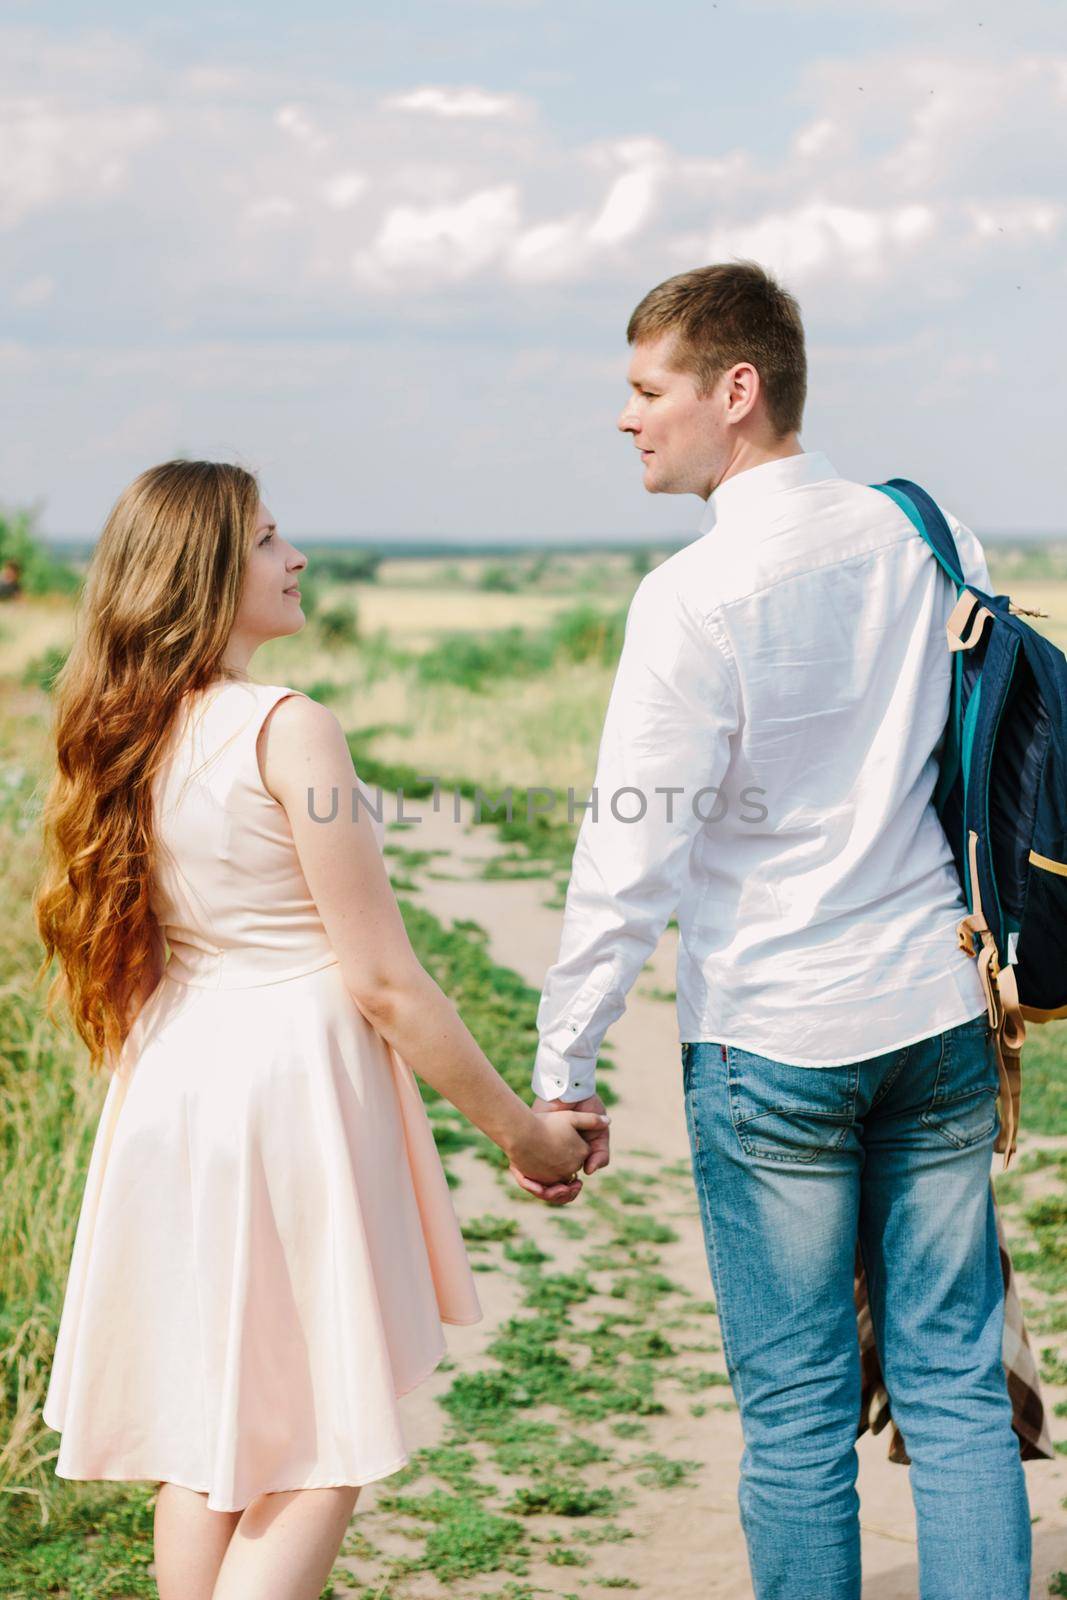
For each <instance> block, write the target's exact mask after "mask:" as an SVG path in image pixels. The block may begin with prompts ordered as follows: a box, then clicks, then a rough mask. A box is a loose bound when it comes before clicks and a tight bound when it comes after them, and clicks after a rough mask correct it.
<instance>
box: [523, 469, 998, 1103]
mask: <svg viewBox="0 0 1067 1600" xmlns="http://www.w3.org/2000/svg"><path fill="white" fill-rule="evenodd" d="M945 515H946V517H947V519H948V522H949V526H950V527H951V529H952V532H953V535H954V537H955V539H956V543H957V546H958V549H959V554H960V560H961V563H962V566H963V572H964V576H965V577H966V578H967V579H968V581H970V582H972V583H974V584H975V586H976V587H978V588H980V589H983V590H985V591H986V592H987V593H990V592H991V580H990V577H989V571H988V568H987V566H986V561H985V555H984V552H983V550H982V547H981V544H980V543H979V541H978V540H977V539H976V538H975V536H974V534H973V533H972V532H971V531H970V530H969V529H968V528H966V527H964V526H963V525H962V524H961V523H960V522H959V521H958V520H957V519H956V518H955V517H953V516H952V515H951V514H950V513H948V512H947V511H946V512H945ZM955 601H956V591H955V586H954V585H953V584H952V583H951V581H950V579H949V578H948V577H947V576H946V574H945V573H944V572H943V571H942V569H941V567H940V565H939V564H938V562H937V561H936V560H935V558H934V556H933V554H932V552H931V551H930V549H929V547H928V546H927V544H926V543H925V541H924V540H923V539H922V538H921V537H920V535H919V534H918V533H917V532H916V530H915V528H914V527H913V526H912V524H911V522H910V521H909V520H908V518H907V517H906V516H905V514H904V513H903V512H902V511H901V510H900V508H899V507H898V506H897V505H895V504H894V503H893V501H892V500H890V498H889V497H888V496H887V495H884V494H881V493H880V492H879V491H878V490H875V489H872V488H870V487H868V486H867V485H865V484H858V483H853V482H851V481H849V480H848V479H845V478H841V477H839V476H838V474H837V473H836V472H835V470H834V468H833V467H832V466H831V464H830V462H829V461H828V460H827V458H826V457H825V455H823V454H822V453H821V452H817V451H808V452H805V453H804V454H801V455H795V456H788V457H785V458H783V459H781V460H777V461H770V462H766V463H764V464H763V465H761V466H757V467H751V468H749V469H748V470H747V471H744V472H740V473H738V474H736V475H735V476H734V477H732V478H728V479H727V480H726V482H725V483H723V484H721V485H720V486H719V487H718V488H717V489H716V490H715V492H714V493H713V494H712V495H711V497H710V499H709V501H708V505H707V511H706V513H705V516H704V519H703V523H702V527H701V537H699V538H697V539H696V540H694V542H693V543H692V544H690V545H687V546H686V547H685V548H684V549H683V550H680V551H679V552H678V553H677V554H676V555H674V556H672V557H670V559H669V560H667V561H665V562H663V563H662V565H660V566H659V567H657V568H655V569H654V570H653V571H652V572H650V573H649V574H648V575H647V577H645V578H644V579H643V580H642V582H641V584H640V585H639V587H638V589H637V592H636V593H635V595H634V597H633V600H632V602H631V605H630V609H629V613H628V616H627V621H626V632H625V639H624V643H623V648H622V653H621V656H620V659H619V665H618V669H617V672H616V675H615V680H614V684H613V687H612V691H611V697H610V700H609V703H608V709H607V713H606V716H605V720H604V728H603V732H602V735H601V741H600V750H599V755H598V759H597V767H596V775H595V778H594V782H593V790H592V793H591V794H590V796H589V802H590V803H589V805H588V806H587V809H586V810H585V812H584V814H583V819H582V825H581V828H580V830H579V833H578V840H577V844H576V846H575V851H574V860H573V865H572V869H571V878H570V884H569V886H568V890H567V898H566V906H565V910H564V916H563V931H562V936H561V940H560V950H559V958H558V960H557V961H556V963H555V965H554V966H553V967H551V968H550V970H549V972H548V975H547V977H546V979H545V985H544V990H543V993H542V995H541V1001H540V1005H539V1007H538V1013H537V1026H538V1035H539V1045H538V1049H537V1055H536V1059H535V1062H534V1069H533V1079H532V1082H533V1089H534V1092H535V1093H536V1094H538V1095H540V1096H541V1097H542V1098H543V1099H546V1100H564V1101H573V1100H580V1099H584V1098H585V1097H586V1096H587V1095H590V1094H593V1093H595V1087H596V1063H597V1056H598V1053H599V1050H600V1045H601V1041H602V1040H603V1037H604V1034H605V1032H606V1031H607V1029H608V1028H609V1027H610V1025H611V1024H612V1023H613V1022H614V1021H615V1020H616V1019H617V1018H618V1017H619V1016H620V1015H621V1014H622V1012H623V1011H624V1009H625V1006H626V996H627V994H628V992H629V990H630V988H631V986H632V984H633V982H634V980H635V979H636V977H637V975H638V973H639V972H640V971H641V969H642V967H643V966H644V964H645V962H646V960H647V959H648V957H649V956H650V955H651V953H652V951H653V950H654V949H655V947H656V945H657V943H658V941H659V938H660V935H661V933H662V932H663V929H664V928H665V927H666V925H667V923H668V921H669V920H670V918H671V916H672V915H674V914H677V919H678V927H679V948H678V969H677V1010H678V1029H679V1037H680V1039H681V1040H682V1041H687V1040H712V1041H714V1042H716V1043H721V1044H729V1045H736V1046H738V1047H740V1048H742V1049H746V1050H751V1051H754V1052H756V1053H757V1054H759V1055H764V1056H770V1057H773V1058H774V1059H776V1060H779V1061H784V1062H791V1063H793V1064H795V1065H798V1066H804V1067H822V1066H832V1065H835V1064H842V1065H843V1064H845V1063H847V1062H852V1061H859V1060H863V1059H865V1058H866V1057H868V1056H874V1055H880V1054H882V1053H883V1052H885V1051H889V1050H892V1049H896V1048H899V1047H902V1046H904V1045H906V1044H911V1043H913V1042H915V1041H916V1040H918V1039H923V1038H926V1037H927V1036H928V1035H930V1034H933V1033H938V1032H941V1031H942V1030H944V1029H946V1028H950V1027H954V1026H955V1025H956V1024H957V1023H960V1022H965V1021H967V1020H968V1019H969V1018H971V1017H974V1016H977V1015H978V1013H979V1012H981V1011H983V1010H984V1009H985V1000H984V996H983V993H982V986H981V981H980V979H979V977H978V973H977V968H976V966H975V963H974V961H973V960H972V959H971V958H970V957H969V956H968V955H967V954H966V953H965V952H964V951H962V950H960V948H959V946H958V943H957V939H956V923H957V922H958V921H959V919H960V918H961V917H962V916H964V915H965V913H966V910H967V907H966V904H965V902H964V899H963V894H962V890H961V888H960V884H959V879H958V877H957V874H956V870H955V866H954V864H953V859H952V853H951V850H950V848H949V844H948V840H947V839H946V837H945V834H944V830H943V828H942V827H941V824H940V822H939V820H938V817H937V813H936V812H935V810H934V808H933V804H932V796H933V792H934V786H935V783H936V781H937V775H938V752H939V749H940V741H941V738H942V735H943V732H944V728H945V723H946V719H947V716H948V709H949V689H950V680H951V656H950V653H949V650H948V642H947V639H946V635H945V622H946V621H947V619H948V615H949V612H950V611H951V610H952V607H953V605H954V604H955ZM657 1073H658V1066H657V1063H655V1062H649V1063H648V1065H647V1067H646V1069H645V1076H646V1080H647V1081H648V1083H649V1084H650V1085H651V1084H653V1083H655V1084H656V1085H657V1086H659V1082H658V1078H657Z"/></svg>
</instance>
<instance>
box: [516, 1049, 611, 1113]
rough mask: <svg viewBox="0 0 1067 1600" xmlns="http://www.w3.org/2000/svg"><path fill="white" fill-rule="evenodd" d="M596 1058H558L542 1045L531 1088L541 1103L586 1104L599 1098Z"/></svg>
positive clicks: (535, 1060) (537, 1056) (558, 1056)
mask: <svg viewBox="0 0 1067 1600" xmlns="http://www.w3.org/2000/svg"><path fill="white" fill-rule="evenodd" d="M596 1063H597V1058H596V1056H582V1057H579V1058H578V1059H575V1058H573V1057H568V1058H567V1059H564V1057H563V1056H560V1055H557V1053H556V1051H555V1050H550V1049H549V1048H548V1046H547V1045H541V1046H540V1047H539V1049H538V1051H537V1055H536V1057H535V1058H534V1068H533V1077H532V1078H531V1080H530V1082H531V1086H532V1088H533V1092H534V1094H535V1095H537V1096H538V1097H539V1098H540V1099H541V1100H565V1101H568V1102H569V1101H572V1100H587V1099H588V1098H589V1096H590V1095H591V1094H596Z"/></svg>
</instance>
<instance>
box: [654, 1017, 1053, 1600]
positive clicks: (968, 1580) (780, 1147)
mask: <svg viewBox="0 0 1067 1600" xmlns="http://www.w3.org/2000/svg"><path fill="white" fill-rule="evenodd" d="M682 1072H683V1083H684V1089H685V1111H686V1123H687V1127H688V1130H689V1142H690V1147H691V1150H692V1155H693V1171H694V1176H695V1179H696V1186H697V1194H698V1197H699V1201H700V1215H701V1225H702V1227H703V1230H704V1243H705V1247H706V1250H707V1257H708V1265H709V1267H710V1269H711V1278H712V1284H713V1286H714V1290H715V1299H716V1306H717V1310H718V1314H719V1322H720V1328H721V1332H722V1345H723V1355H724V1357H725V1360H726V1366H727V1371H728V1373H729V1375H730V1382H731V1384H732V1386H733V1392H734V1396H735V1398H736V1400H737V1403H738V1409H739V1411H740V1417H741V1427H742V1432H743V1435H744V1441H745V1447H744V1451H743V1454H742V1457H741V1481H740V1487H739V1495H738V1501H739V1507H740V1513H741V1524H742V1527H743V1529H744V1533H745V1539H746V1541H747V1544H748V1558H749V1565H750V1567H751V1570H752V1581H753V1588H754V1592H755V1595H756V1597H757V1600H859V1594H860V1533H859V1496H858V1494H857V1492H856V1473H857V1469H858V1465H859V1462H858V1458H857V1455H856V1448H855V1445H856V1437H857V1428H858V1425H859V1411H860V1363H859V1342H858V1337H857V1332H856V1306H855V1301H854V1298H853V1278H854V1270H855V1250H856V1238H857V1235H858V1237H859V1241H860V1248H861V1250H862V1252H863V1264H864V1269H865V1272H866V1275H867V1287H868V1295H869V1299H870V1307H871V1315H872V1318H873V1323H874V1330H875V1337H876V1340H877V1344H878V1352H879V1356H880V1359H881V1363H882V1371H883V1375H884V1378H885V1383H886V1389H887V1390H888V1393H889V1398H890V1404H891V1407H892V1412H893V1418H894V1420H895V1422H896V1423H897V1426H898V1427H899V1429H900V1432H901V1434H902V1435H903V1437H904V1442H905V1445H906V1447H907V1450H908V1454H909V1455H910V1457H911V1467H910V1468H909V1473H910V1484H911V1492H912V1497H913V1500H914V1503H915V1513H916V1520H917V1524H918V1536H919V1593H920V1596H921V1600H1027V1597H1028V1596H1029V1594H1030V1542H1031V1541H1030V1512H1029V1504H1028V1500H1027V1494H1026V1479H1025V1476H1024V1473H1023V1467H1022V1461H1021V1458H1020V1454H1019V1443H1018V1440H1017V1438H1016V1436H1015V1434H1014V1432H1013V1431H1012V1426H1011V1421H1012V1410H1011V1402H1010V1400H1009V1398H1008V1390H1007V1380H1006V1377H1005V1373H1004V1365H1003V1355H1002V1340H1003V1331H1004V1286H1003V1277H1002V1274H1001V1268H1000V1255H999V1250H998V1245H997V1234H996V1218H995V1215H994V1211H993V1195H992V1188H991V1184H990V1173H991V1167H992V1147H993V1143H994V1141H995V1139H996V1136H997V1129H998V1125H999V1124H998V1113H997V1106H996V1095H997V1067H996V1055H995V1051H994V1046H993V1041H992V1036H991V1033H990V1029H989V1025H988V1022H987V1020H986V1017H985V1014H984V1013H983V1014H982V1015H981V1016H979V1017H975V1018H973V1019H972V1020H971V1021H969V1022H964V1023H961V1024H960V1025H959V1026H958V1027H955V1028H949V1029H947V1030H946V1031H945V1032H944V1033H939V1034H934V1035H933V1036H932V1037H931V1038H928V1039H923V1040H921V1041H920V1042H919V1043H917V1044H912V1045H907V1046H905V1047H903V1048H901V1049H898V1050H890V1051H888V1052H887V1053H886V1054H884V1055H880V1056H871V1057H869V1058H868V1059H867V1060H865V1061H856V1062H852V1063H850V1064H849V1065H847V1066H832V1067H797V1066H789V1065H787V1064H785V1063H783V1062H780V1061H773V1060H770V1059H769V1058H768V1057H766V1056H759V1055H755V1054H753V1053H752V1052H751V1051H748V1050H741V1049H739V1048H738V1047H737V1046H735V1045H729V1046H727V1045H719V1044H714V1043H705V1042H701V1043H693V1044H684V1045H683V1046H682Z"/></svg>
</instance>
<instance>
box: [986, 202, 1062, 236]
mask: <svg viewBox="0 0 1067 1600" xmlns="http://www.w3.org/2000/svg"><path fill="white" fill-rule="evenodd" d="M966 210H967V213H968V215H969V216H970V219H971V224H972V227H973V231H974V236H975V238H977V239H981V240H985V239H996V238H998V237H1000V236H1001V235H1003V236H1004V237H1006V238H1008V239H1022V240H1025V239H1027V238H1031V237H1033V236H1034V235H1037V237H1038V238H1050V237H1051V236H1052V235H1053V234H1054V233H1055V232H1056V231H1057V230H1058V229H1059V226H1060V223H1061V222H1062V221H1063V216H1064V208H1063V206H1062V205H1060V204H1059V203H1058V202H1057V201H1054V200H1005V201H1003V202H1001V203H999V204H996V205H980V204H974V203H973V202H972V203H971V204H969V205H968V206H967V207H966Z"/></svg>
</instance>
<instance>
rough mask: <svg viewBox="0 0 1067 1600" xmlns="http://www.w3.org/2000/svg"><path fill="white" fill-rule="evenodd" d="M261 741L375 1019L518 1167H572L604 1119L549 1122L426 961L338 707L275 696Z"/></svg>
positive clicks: (343, 957)
mask: <svg viewBox="0 0 1067 1600" xmlns="http://www.w3.org/2000/svg"><path fill="white" fill-rule="evenodd" d="M258 750H259V753H260V770H261V772H262V776H263V781H264V783H265V785H266V787H267V790H268V792H269V793H270V794H272V795H273V796H274V798H275V799H276V800H277V801H278V802H279V804H281V805H282V806H284V808H285V811H286V814H287V816H288V818H289V825H290V827H291V829H292V833H293V842H294V844H295V846H296V850H297V854H298V856H299V858H300V864H301V867H302V868H303V872H304V876H305V878H306V879H307V884H308V888H309V890H310V891H311V895H312V897H313V899H314V900H315V903H316V905H317V907H318V911H319V915H320V916H321V917H322V921H323V925H324V927H325V929H326V932H327V935H328V937H329V940H330V943H331V945H332V946H333V948H334V951H335V952H336V955H337V959H338V963H339V965H340V969H341V976H342V978H343V980H344V982H345V985H346V987H347V988H348V991H349V993H350V994H351V995H352V998H353V999H354V1000H355V1002H356V1004H357V1005H358V1007H359V1009H360V1010H361V1011H362V1012H363V1014H364V1016H366V1018H367V1020H368V1021H369V1022H370V1023H371V1025H372V1026H373V1027H374V1028H375V1029H376V1031H377V1032H378V1033H380V1034H381V1035H382V1036H383V1038H385V1039H387V1040H388V1041H389V1043H390V1044H391V1045H393V1047H394V1048H395V1049H396V1050H397V1052H398V1053H399V1054H400V1055H401V1056H402V1057H403V1058H404V1060H405V1061H406V1062H407V1063H408V1065H409V1066H410V1067H411V1068H412V1070H413V1071H414V1072H417V1073H418V1074H419V1076H420V1077H422V1078H425V1079H426V1081H427V1083H429V1084H431V1085H432V1086H433V1087H434V1088H435V1089H436V1090H437V1091H438V1093H439V1094H442V1095H444V1097H445V1098H446V1099H447V1100H450V1101H451V1102H452V1104H453V1105H454V1106H456V1107H458V1109H459V1110H460V1111H462V1112H463V1114H464V1116H466V1117H468V1118H469V1120H470V1121H471V1122H473V1123H474V1124H475V1126H476V1127H478V1128H481V1130H482V1131H483V1133H486V1134H487V1135H488V1136H489V1138H491V1139H492V1140H493V1141H494V1143H495V1144H497V1145H499V1146H500V1148H501V1149H502V1150H504V1151H506V1152H507V1154H508V1155H509V1157H510V1158H511V1159H512V1160H513V1161H515V1163H516V1165H518V1166H520V1167H522V1170H524V1171H527V1172H529V1168H528V1167H527V1166H524V1165H523V1162H524V1161H530V1160H532V1161H533V1162H534V1164H536V1165H538V1166H539V1167H540V1168H541V1169H542V1170H548V1168H549V1167H551V1169H552V1170H551V1173H550V1176H551V1177H552V1178H558V1177H561V1176H563V1175H564V1174H566V1173H569V1172H573V1171H575V1170H576V1168H578V1167H579V1166H581V1164H582V1162H583V1160H584V1158H585V1156H586V1154H587V1147H586V1144H585V1141H584V1140H583V1139H582V1138H581V1135H580V1134H579V1133H578V1132H577V1131H576V1130H577V1129H578V1128H581V1127H594V1126H598V1125H600V1123H599V1119H598V1118H596V1117H595V1116H594V1115H593V1114H592V1113H576V1114H575V1116H574V1120H573V1122H572V1126H571V1128H570V1130H569V1131H565V1130H563V1129H561V1130H560V1131H559V1133H558V1134H557V1133H554V1132H552V1131H551V1130H550V1129H549V1128H548V1127H547V1126H546V1125H547V1124H550V1123H552V1122H553V1121H555V1115H554V1116H551V1117H549V1116H538V1115H535V1113H534V1112H533V1111H532V1109H531V1108H530V1107H529V1106H528V1105H527V1104H526V1102H525V1101H524V1100H521V1099H520V1098H519V1096H518V1095H517V1094H516V1093H515V1092H514V1090H513V1089H511V1088H510V1087H509V1086H508V1085H507V1084H506V1083H505V1082H504V1080H503V1078H502V1077H501V1076H500V1074H499V1073H498V1072H497V1071H496V1069H495V1068H494V1067H493V1065H492V1063H491V1062H490V1061H489V1059H488V1057H487V1056H486V1055H485V1053H484V1052H483V1051H482V1050H481V1048H480V1047H479V1045H478V1043H477V1041H476V1040H475V1039H474V1037H473V1035H472V1034H471V1032H470V1030H469V1029H468V1028H467V1027H466V1025H465V1024H464V1022H463V1021H462V1019H461V1017H460V1015H459V1012H458V1011H457V1010H456V1007H455V1006H454V1005H453V1003H452V1001H451V1000H450V999H449V998H448V996H447V995H446V994H445V993H444V991H443V990H442V989H441V988H440V986H439V985H438V984H437V983H436V982H435V981H434V979H433V978H432V977H431V976H430V974H429V973H428V972H427V971H426V970H425V968H424V967H423V966H422V965H421V963H420V962H419V960H418V957H417V956H416V955H415V952H414V950H413V949H412V947H411V942H410V940H409V939H408V935H407V930H406V928H405V927H404V921H403V918H402V917H401V915H400V908H399V906H398V905H397V903H396V896H395V894H394V893H393V888H392V884H391V883H390V882H389V876H388V873H387V871H386V866H385V861H384V860H383V857H382V853H381V850H380V849H379V847H378V842H377V839H376V838H375V836H374V833H373V830H372V826H371V821H370V817H369V816H368V814H367V812H366V809H365V807H363V806H359V807H357V820H356V821H353V820H352V792H353V790H354V789H356V788H357V787H358V786H357V779H356V772H355V768H354V767H353V765H352V757H351V754H350V753H349V749H348V745H347V742H346V740H345V736H344V730H343V729H342V727H341V724H340V723H339V722H338V720H337V718H336V716H335V715H334V713H333V712H332V711H331V710H330V709H329V708H328V707H327V706H323V705H320V704H318V703H317V702H316V701H313V700H310V699H307V698H305V697H303V696H301V695H292V696H290V697H289V698H288V699H286V700H282V701H279V702H278V704H277V705H276V706H275V707H273V708H272V710H271V712H270V713H269V714H268V716H267V717H266V718H265V720H264V725H263V729H262V731H261V733H260V738H259V744H258ZM334 790H336V791H337V805H336V816H333V817H332V820H330V821H316V820H315V818H316V817H324V818H325V817H330V816H331V813H332V812H333V811H334V809H335V808H334V806H333V791H334ZM309 791H310V796H309ZM556 1115H558V1113H557V1114H556ZM583 1117H586V1118H589V1119H590V1120H588V1121H583V1120H581V1119H582V1118H583ZM529 1175H530V1176H535V1174H533V1173H530V1174H529Z"/></svg>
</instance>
